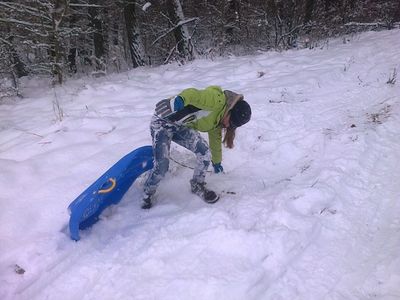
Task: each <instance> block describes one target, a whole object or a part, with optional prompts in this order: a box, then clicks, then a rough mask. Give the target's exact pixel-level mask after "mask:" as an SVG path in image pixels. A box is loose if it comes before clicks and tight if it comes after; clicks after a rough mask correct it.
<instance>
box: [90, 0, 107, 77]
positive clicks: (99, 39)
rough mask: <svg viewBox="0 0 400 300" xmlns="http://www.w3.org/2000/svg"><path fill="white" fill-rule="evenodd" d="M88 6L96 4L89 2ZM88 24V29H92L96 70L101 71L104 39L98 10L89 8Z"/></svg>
mask: <svg viewBox="0 0 400 300" xmlns="http://www.w3.org/2000/svg"><path fill="white" fill-rule="evenodd" d="M89 4H93V5H94V4H98V1H96V0H90V1H89ZM88 12H89V23H90V27H91V28H92V29H93V46H94V55H95V59H96V63H95V65H96V70H97V71H100V70H103V63H102V60H103V58H104V55H105V47H104V38H103V26H102V21H101V16H100V13H99V8H97V7H89V9H88Z"/></svg>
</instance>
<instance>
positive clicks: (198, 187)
mask: <svg viewBox="0 0 400 300" xmlns="http://www.w3.org/2000/svg"><path fill="white" fill-rule="evenodd" d="M205 185H206V183H205V182H202V183H200V182H197V181H195V180H193V179H192V180H190V187H191V189H192V193H193V194H196V195H197V196H199V197H200V198H201V199H203V200H204V201H205V202H207V203H215V202H217V201H218V199H219V196H218V195H217V194H216V193H215V192H214V191H211V190H209V189H207V188H206V187H205Z"/></svg>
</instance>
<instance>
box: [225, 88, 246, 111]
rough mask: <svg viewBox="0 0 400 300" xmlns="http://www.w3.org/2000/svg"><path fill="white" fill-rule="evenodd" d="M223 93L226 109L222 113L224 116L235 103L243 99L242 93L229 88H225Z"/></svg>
mask: <svg viewBox="0 0 400 300" xmlns="http://www.w3.org/2000/svg"><path fill="white" fill-rule="evenodd" d="M224 94H225V98H226V108H227V109H226V110H225V113H224V117H225V116H226V115H227V114H228V113H229V111H230V110H231V109H232V108H233V107H234V106H235V104H236V103H237V102H238V101H240V100H243V98H244V97H243V95H242V94H237V93H235V92H232V91H229V90H225V91H224Z"/></svg>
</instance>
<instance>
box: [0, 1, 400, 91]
mask: <svg viewBox="0 0 400 300" xmlns="http://www.w3.org/2000/svg"><path fill="white" fill-rule="evenodd" d="M399 21H400V1H399V0H385V1H384V0H352V1H350V0H216V1H211V0H159V1H140V0H139V1H128V0H116V1H106V0H13V1H0V32H1V35H0V97H1V96H10V95H18V87H19V79H20V78H21V77H24V76H43V75H45V76H49V78H52V82H53V84H62V82H63V81H64V80H65V79H66V78H68V77H76V76H87V75H91V76H103V75H105V74H107V73H113V72H121V71H125V70H129V69H131V68H136V67H139V66H156V65H161V64H166V63H169V62H179V63H180V64H184V63H185V62H187V61H191V60H194V59H196V58H199V57H202V58H209V59H213V58H215V57H218V56H228V55H244V54H253V53H256V52H258V51H268V50H278V51H279V50H285V49H290V48H314V47H323V46H324V43H326V39H327V38H330V37H339V36H344V35H345V34H352V33H357V32H360V31H366V30H382V29H385V30H386V29H393V28H395V27H398V26H399ZM344 42H345V39H344Z"/></svg>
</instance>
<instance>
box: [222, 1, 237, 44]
mask: <svg viewBox="0 0 400 300" xmlns="http://www.w3.org/2000/svg"><path fill="white" fill-rule="evenodd" d="M239 10H240V3H239V1H238V0H228V3H227V8H226V24H225V37H226V43H227V44H232V43H235V35H234V32H235V28H236V29H239V21H240V17H239ZM238 41H239V39H237V40H236V42H238Z"/></svg>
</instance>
